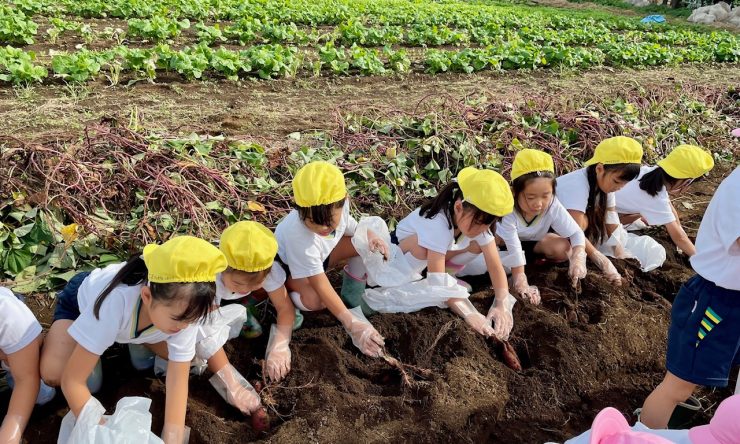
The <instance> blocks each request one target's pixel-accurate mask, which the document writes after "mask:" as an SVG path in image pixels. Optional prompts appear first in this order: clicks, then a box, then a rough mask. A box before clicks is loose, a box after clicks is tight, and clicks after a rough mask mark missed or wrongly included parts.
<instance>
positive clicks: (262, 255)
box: [219, 221, 278, 273]
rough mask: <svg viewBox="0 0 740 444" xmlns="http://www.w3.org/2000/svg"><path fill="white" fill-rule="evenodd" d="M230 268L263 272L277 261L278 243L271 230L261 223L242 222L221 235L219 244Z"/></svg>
mask: <svg viewBox="0 0 740 444" xmlns="http://www.w3.org/2000/svg"><path fill="white" fill-rule="evenodd" d="M219 248H220V249H221V252H222V253H223V254H224V256H226V262H228V264H229V267H231V268H233V269H235V270H240V271H246V272H250V273H251V272H255V271H262V270H266V269H267V268H269V267H270V266H271V265H272V263H273V262H274V260H275V255H276V254H277V251H278V243H277V240H276V239H275V235H274V234H272V231H270V229H269V228H267V227H266V226H264V225H262V224H261V223H259V222H253V221H242V222H237V223H235V224H234V225H231V226H230V227H228V228H227V229H225V230H224V232H223V233H222V234H221V242H220V244H219Z"/></svg>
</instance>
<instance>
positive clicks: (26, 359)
mask: <svg viewBox="0 0 740 444" xmlns="http://www.w3.org/2000/svg"><path fill="white" fill-rule="evenodd" d="M40 344H41V336H40V335H39V337H37V338H36V339H35V340H34V341H33V342H31V343H30V344H28V345H27V346H25V347H23V348H22V349H20V350H18V351H17V352H15V353H12V354H10V355H8V356H7V361H8V365H9V366H10V373H11V374H12V375H13V379H15V389H13V394H12V395H11V396H10V403H9V404H8V411H7V413H6V415H5V421H4V422H3V427H2V428H1V429H0V441H2V440H7V441H4V442H20V437H21V435H22V434H23V430H24V429H25V428H26V424H27V423H28V418H30V417H31V412H32V411H33V405H34V404H35V402H36V396H37V395H38V393H39V385H40V382H39V381H40V378H39V348H40ZM16 438H17V441H16V440H15V439H16Z"/></svg>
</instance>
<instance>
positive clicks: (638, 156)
mask: <svg viewBox="0 0 740 444" xmlns="http://www.w3.org/2000/svg"><path fill="white" fill-rule="evenodd" d="M641 161H642V145H640V143H639V142H638V141H636V140H635V139H632V138H630V137H625V136H617V137H611V138H609V139H605V140H603V141H601V143H599V144H598V145H597V146H596V150H595V151H594V155H593V157H592V158H591V159H589V160H588V161H587V162H586V168H581V169H580V170H576V171H573V172H572V173H568V174H566V175H564V176H560V177H559V178H558V188H559V189H560V192H559V193H558V196H559V199H560V203H562V204H563V206H564V207H565V209H567V210H568V212H569V213H570V215H571V216H572V217H573V219H575V221H576V223H578V226H580V227H581V229H582V230H583V231H584V233H585V234H586V254H587V255H588V257H589V259H591V260H592V261H593V262H594V263H595V264H596V266H598V267H599V269H600V270H601V271H602V272H603V273H604V274H605V275H606V277H607V279H609V280H610V281H611V282H612V283H613V284H615V285H621V284H622V276H621V275H620V274H619V272H618V271H617V269H616V268H614V264H612V263H611V261H610V260H609V259H607V258H606V256H604V255H603V254H602V253H601V252H600V251H599V250H597V249H596V247H595V246H594V245H596V246H598V245H600V244H601V243H602V242H605V241H606V240H607V239H609V237H610V236H611V234H612V232H613V231H614V230H615V229H616V228H617V226H618V225H619V216H617V213H616V208H615V205H616V203H615V196H614V193H615V192H616V191H618V190H619V189H621V188H622V187H624V186H625V185H626V184H627V183H628V182H629V181H631V180H633V179H634V178H635V177H637V175H638V174H639V173H640V162H641ZM615 253H616V256H617V257H619V256H621V255H622V254H623V251H622V249H621V248H620V247H619V246H618V247H617V248H616V249H615Z"/></svg>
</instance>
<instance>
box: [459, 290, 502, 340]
mask: <svg viewBox="0 0 740 444" xmlns="http://www.w3.org/2000/svg"><path fill="white" fill-rule="evenodd" d="M450 310H452V311H453V312H454V313H457V314H458V315H459V316H460V317H461V318H463V319H464V320H465V323H466V324H468V325H469V326H470V328H472V329H473V330H475V331H476V332H477V333H479V334H481V335H483V336H485V337H489V336H493V334H494V331H493V327H492V326H491V321H490V320H489V319H486V317H485V316H483V313H481V312H479V311H478V310H476V308H475V306H473V303H472V302H470V300H469V299H455V300H454V301H453V302H451V303H450Z"/></svg>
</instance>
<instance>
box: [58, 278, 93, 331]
mask: <svg viewBox="0 0 740 444" xmlns="http://www.w3.org/2000/svg"><path fill="white" fill-rule="evenodd" d="M89 274H90V272H89V271H83V272H82V273H77V274H76V275H74V277H72V279H70V280H69V282H67V285H65V286H64V288H62V291H60V292H59V293H57V305H56V307H54V320H55V321H58V320H59V319H68V320H70V321H74V320H75V319H77V318H78V317H79V316H80V306H79V305H78V304H77V290H79V288H80V285H81V284H82V281H84V280H85V278H86V277H87V275H89Z"/></svg>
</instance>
